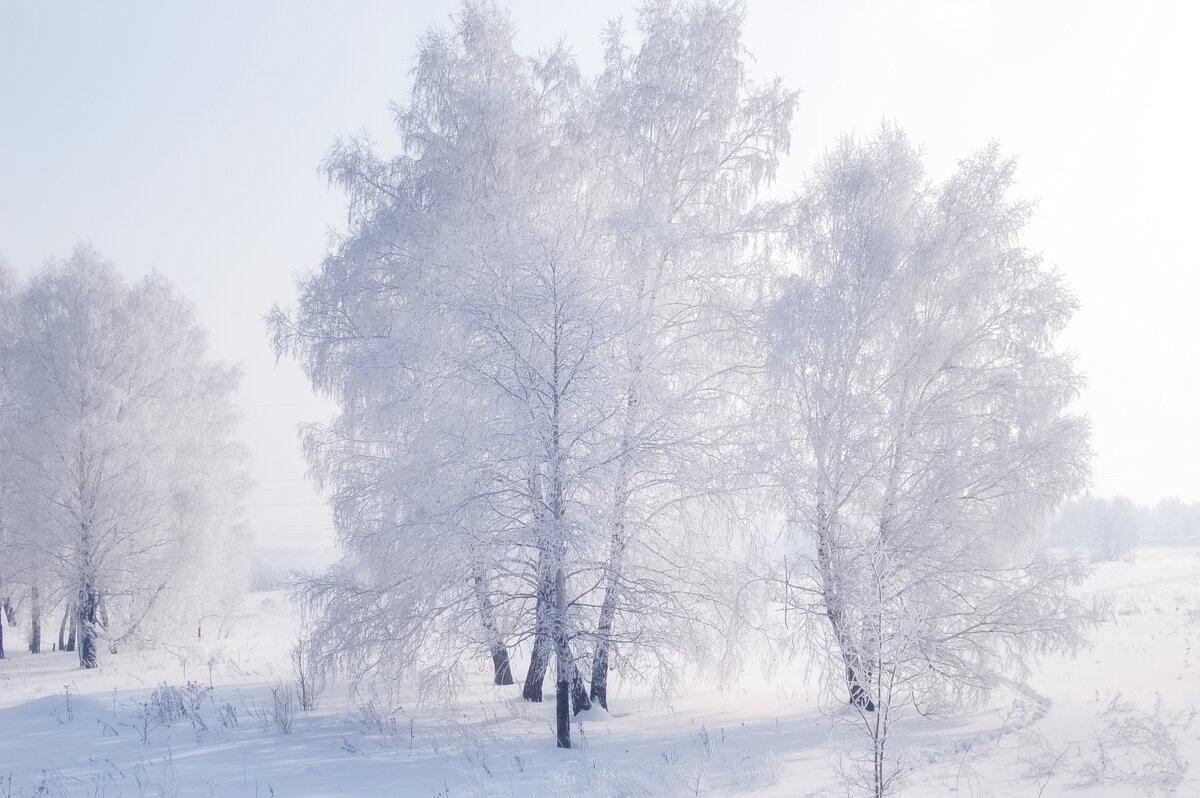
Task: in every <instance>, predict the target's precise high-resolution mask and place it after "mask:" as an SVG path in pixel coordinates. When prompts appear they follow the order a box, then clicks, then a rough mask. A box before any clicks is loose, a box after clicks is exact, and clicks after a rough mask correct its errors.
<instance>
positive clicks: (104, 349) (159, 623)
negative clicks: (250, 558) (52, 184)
mask: <svg viewBox="0 0 1200 798" xmlns="http://www.w3.org/2000/svg"><path fill="white" fill-rule="evenodd" d="M16 321H17V327H18V330H17V333H16V340H15V342H14V345H13V351H12V363H13V374H14V379H13V383H14V389H15V393H16V396H17V412H18V421H19V423H18V425H17V429H16V431H15V432H14V434H13V435H12V436H11V448H12V462H13V465H14V466H15V468H14V472H13V473H11V474H10V475H9V490H10V492H11V493H12V494H14V495H16V496H18V497H19V501H18V502H17V504H16V506H15V507H14V514H13V516H12V517H11V518H10V519H9V529H10V532H11V534H12V536H13V537H14V538H16V539H18V540H19V541H20V544H21V547H22V548H23V549H24V550H25V551H27V552H29V553H30V557H31V558H33V561H34V562H35V563H36V564H37V567H36V568H34V569H32V571H33V572H32V573H31V574H30V575H29V579H30V580H31V581H29V582H28V584H29V586H30V588H31V590H33V591H37V592H39V593H40V594H41V595H42V596H44V597H56V598H59V599H61V600H62V601H65V602H67V603H69V604H70V606H71V607H72V608H73V613H74V615H75V627H76V630H77V635H78V652H79V659H80V663H81V664H82V665H83V666H84V667H89V668H90V667H95V665H96V664H97V662H98V661H99V656H100V649H101V648H102V647H104V646H107V647H109V648H111V649H115V648H116V647H117V646H121V645H127V646H134V645H142V644H149V643H153V642H156V641H158V640H161V639H163V638H164V637H175V638H180V637H183V636H185V635H186V636H189V637H193V638H194V636H195V633H196V632H195V630H196V629H197V627H198V625H199V624H200V623H201V621H202V619H203V618H204V617H205V615H207V614H208V613H210V612H213V611H217V610H221V609H224V608H225V604H226V602H227V601H228V600H229V599H230V598H231V595H232V594H233V593H234V592H235V591H236V589H237V588H239V587H240V584H239V583H238V573H239V570H238V563H239V562H241V561H243V560H244V557H243V556H240V555H241V554H242V552H241V542H240V539H239V527H238V525H237V522H238V497H239V495H240V492H241V490H242V485H241V482H242V479H243V477H242V474H241V471H240V465H239V464H240V457H241V453H240V449H239V446H238V444H237V443H236V441H235V439H234V437H233V435H234V431H235V416H234V411H233V405H232V396H233V391H234V389H235V388H236V384H237V373H236V371H234V370H232V369H229V368H227V367H225V366H222V365H220V364H216V363H213V362H212V361H210V360H209V359H208V357H207V355H206V353H205V343H204V333H203V331H202V330H201V329H200V328H199V326H198V325H197V324H196V321H195V318H194V312H193V310H192V308H191V305H190V304H189V303H188V302H187V301H185V300H184V299H182V298H181V297H179V296H178V295H177V294H176V293H175V292H174V291H173V290H172V289H171V288H170V286H168V285H167V284H166V283H165V281H163V280H162V279H161V278H158V277H151V278H148V279H146V280H144V281H142V282H140V283H138V284H136V285H134V286H129V285H127V284H126V283H125V282H124V281H123V280H122V279H121V277H120V276H119V275H118V274H117V273H116V271H115V269H114V268H113V267H112V266H111V265H110V264H108V263H106V262H105V261H103V260H101V259H100V257H99V256H98V255H97V254H96V253H95V252H94V251H93V250H91V249H89V248H86V247H80V248H78V249H76V251H75V252H74V254H73V255H72V256H71V257H70V258H69V259H67V260H65V261H63V262H60V263H53V264H50V265H48V266H47V267H45V268H44V269H42V270H41V271H40V272H38V273H36V274H35V275H34V276H33V278H32V279H31V280H30V281H29V283H28V285H26V286H25V287H24V288H23V290H22V291H21V293H20V297H19V302H18V307H17V312H16Z"/></svg>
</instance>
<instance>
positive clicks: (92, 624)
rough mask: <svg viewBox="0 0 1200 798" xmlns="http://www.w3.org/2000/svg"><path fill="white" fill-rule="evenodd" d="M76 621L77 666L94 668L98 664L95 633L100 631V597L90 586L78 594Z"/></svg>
mask: <svg viewBox="0 0 1200 798" xmlns="http://www.w3.org/2000/svg"><path fill="white" fill-rule="evenodd" d="M77 614H78V621H77V623H76V625H75V632H76V635H77V636H78V639H79V664H80V665H81V666H82V667H84V668H94V667H96V666H97V665H99V664H100V660H99V657H98V656H97V652H96V643H97V637H98V635H97V632H98V631H99V629H100V596H99V594H97V593H96V591H95V590H94V589H92V588H91V586H90V585H89V586H85V587H83V588H82V589H81V590H80V592H79V612H78V613H77Z"/></svg>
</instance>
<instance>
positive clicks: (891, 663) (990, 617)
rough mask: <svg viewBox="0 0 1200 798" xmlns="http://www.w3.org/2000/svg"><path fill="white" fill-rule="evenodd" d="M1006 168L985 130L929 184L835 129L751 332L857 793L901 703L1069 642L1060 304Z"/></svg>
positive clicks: (893, 137) (877, 767) (870, 777)
mask: <svg viewBox="0 0 1200 798" xmlns="http://www.w3.org/2000/svg"><path fill="white" fill-rule="evenodd" d="M1013 169H1014V166H1013V162H1012V161H1011V160H1009V159H1006V158H1004V157H1002V156H1001V155H1000V153H999V151H998V150H997V148H996V147H995V146H991V147H988V148H986V149H984V150H982V151H980V152H979V153H976V154H975V155H973V156H971V157H970V158H967V159H965V160H963V161H962V162H961V163H960V164H959V167H958V170H957V171H956V173H955V174H954V175H953V176H952V177H951V178H950V179H949V180H947V181H945V182H944V183H942V184H940V185H933V184H931V183H930V182H929V181H928V179H927V178H926V177H925V175H924V172H923V168H922V163H921V157H920V154H919V152H918V151H917V150H916V149H915V148H914V147H913V146H912V145H911V144H910V143H909V142H908V140H907V139H906V138H905V136H904V134H903V133H902V132H900V131H899V130H897V129H895V128H892V127H885V128H884V129H883V130H881V131H880V132H879V133H878V134H877V135H876V136H874V137H872V138H871V139H869V140H867V141H865V142H858V141H855V140H853V139H845V140H843V141H842V142H840V143H839V144H838V145H837V147H836V148H834V149H833V150H832V151H831V152H830V153H828V154H827V155H826V156H825V158H824V159H822V161H821V162H820V164H819V165H818V166H817V169H816V172H815V174H814V175H813V176H812V177H811V179H810V180H809V181H808V183H807V185H806V186H805V188H804V190H803V192H802V193H801V195H800V196H799V198H798V199H797V200H796V201H795V203H794V204H793V205H792V206H790V208H788V210H787V212H786V222H785V224H784V230H785V233H784V236H783V238H784V241H783V244H782V249H781V252H782V253H783V255H784V256H785V261H786V267H787V269H788V270H789V271H790V274H788V275H787V276H785V277H783V278H782V279H781V281H780V283H779V287H778V292H777V296H776V299H775V302H774V305H773V307H772V309H771V311H770V313H769V316H768V322H769V324H768V327H767V329H766V330H765V333H764V334H765V336H766V339H767V340H768V342H769V347H770V364H771V368H772V374H773V376H774V386H775V394H774V398H775V399H776V400H777V401H778V409H779V412H780V415H779V417H778V420H779V427H778V429H779V434H778V444H779V448H778V450H777V452H778V456H777V458H776V460H775V463H774V465H775V468H776V469H777V474H778V476H779V479H780V482H781V483H782V485H783V486H784V488H785V495H786V497H787V512H788V516H789V526H790V529H791V531H792V533H793V536H794V537H793V541H794V546H795V550H796V551H798V552H800V553H802V554H803V555H805V556H802V557H801V558H799V559H800V561H801V562H802V563H804V564H805V565H806V566H807V567H803V566H801V567H798V568H796V569H795V570H793V572H792V573H790V574H788V575H787V578H788V580H789V590H788V594H789V596H790V597H791V600H792V601H793V602H795V603H796V604H797V605H798V607H799V609H801V610H803V611H805V612H806V613H808V614H809V617H810V618H811V619H812V624H811V625H809V627H808V631H810V632H812V633H813V634H812V635H811V636H810V639H811V640H815V641H816V642H817V644H818V648H819V650H823V651H827V652H828V654H829V660H830V661H829V663H828V664H829V673H831V674H833V675H834V678H835V681H840V683H841V685H842V686H841V689H842V690H847V691H848V693H849V698H850V702H851V705H852V713H851V715H852V717H853V718H855V719H856V721H857V725H858V727H859V728H860V730H861V731H863V732H864V734H865V736H866V738H867V739H868V740H869V741H870V743H871V750H870V752H869V755H868V756H867V757H866V762H867V763H868V765H869V767H868V769H867V771H866V774H867V778H866V781H867V784H868V786H869V787H870V788H871V790H872V791H873V794H876V795H882V794H884V793H885V792H886V791H887V789H888V786H889V784H891V783H892V782H891V781H890V780H891V778H892V776H893V775H894V773H893V772H892V771H891V770H890V769H889V767H890V763H891V762H892V761H893V760H891V759H890V757H891V751H890V749H887V747H886V738H887V731H888V729H890V728H891V725H892V724H893V723H894V721H895V719H896V718H897V716H898V715H899V714H900V713H902V712H903V710H904V709H905V708H915V709H917V710H919V711H920V712H922V713H923V714H930V713H936V712H937V711H939V710H940V709H942V708H944V707H945V706H947V705H953V704H958V703H961V702H964V701H970V700H973V699H977V698H979V697H981V696H982V695H984V694H986V693H987V691H988V690H989V689H990V688H991V687H993V686H994V685H995V684H996V681H997V679H998V677H999V676H1001V675H1002V674H1003V673H1004V672H1005V671H1006V670H1007V669H1009V668H1012V667H1021V666H1023V665H1024V663H1025V662H1026V658H1027V657H1028V656H1029V655H1031V654H1034V653H1037V652H1040V651H1045V650H1047V649H1053V648H1070V647H1072V646H1074V645H1076V644H1078V643H1079V642H1080V633H1081V623H1082V618H1083V616H1084V613H1083V612H1082V610H1081V607H1080V605H1079V604H1078V603H1077V602H1076V601H1075V600H1073V599H1072V597H1071V592H1070V588H1071V585H1072V584H1073V582H1074V581H1075V580H1076V578H1077V577H1078V576H1079V570H1078V565H1077V564H1076V563H1073V562H1070V561H1057V560H1055V559H1053V558H1051V557H1049V556H1047V555H1046V553H1045V552H1044V551H1042V550H1041V549H1040V548H1039V546H1038V535H1037V533H1038V530H1039V528H1040V526H1041V525H1042V523H1043V521H1044V519H1045V518H1046V517H1047V515H1048V514H1049V513H1051V512H1052V511H1053V509H1054V508H1055V507H1056V506H1057V504H1058V503H1059V502H1060V501H1061V500H1062V499H1063V498H1064V497H1066V496H1068V495H1069V494H1071V493H1073V492H1075V491H1076V490H1078V489H1079V488H1080V487H1081V486H1082V484H1083V482H1084V480H1085V478H1086V473H1087V467H1086V462H1087V460H1086V458H1087V425H1086V423H1085V421H1084V419H1082V418H1080V417H1078V416H1076V415H1074V414H1072V413H1071V412H1070V411H1069V409H1068V405H1069V404H1070V402H1071V401H1072V400H1073V398H1074V397H1075V396H1076V394H1077V392H1078V390H1079V387H1080V380H1079V378H1078V377H1077V375H1076V374H1075V372H1074V370H1073V367H1072V363H1071V359H1070V358H1069V356H1067V355H1066V354H1064V353H1063V352H1062V351H1061V350H1060V349H1058V348H1057V347H1056V345H1055V341H1056V336H1057V334H1058V333H1059V332H1060V331H1061V330H1062V328H1063V326H1064V325H1065V324H1066V322H1067V319H1068V318H1069V317H1070V315H1071V312H1072V310H1073V309H1074V306H1075V305H1074V301H1073V299H1072V298H1071V296H1070V295H1069V294H1068V293H1067V291H1066V289H1065V288H1064V287H1063V284H1062V281H1061V279H1060V278H1059V277H1058V275H1057V274H1055V273H1054V272H1053V271H1052V270H1050V269H1048V268H1046V267H1045V266H1044V265H1043V263H1042V262H1041V259H1040V258H1039V257H1038V256H1037V255H1036V254H1034V253H1031V252H1029V251H1028V250H1027V249H1025V247H1024V246H1023V245H1022V243H1021V233H1022V229H1023V227H1024V226H1025V224H1026V222H1027V220H1028V218H1029V213H1030V206H1029V205H1028V204H1026V203H1022V202H1017V201H1014V200H1012V199H1010V197H1009V192H1010V189H1011V186H1012V182H1013ZM793 562H795V560H793Z"/></svg>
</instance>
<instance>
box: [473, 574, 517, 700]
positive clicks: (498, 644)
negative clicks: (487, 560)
mask: <svg viewBox="0 0 1200 798" xmlns="http://www.w3.org/2000/svg"><path fill="white" fill-rule="evenodd" d="M474 581H475V599H476V601H477V602H478V603H479V617H480V620H481V621H482V623H483V632H484V634H485V635H486V636H487V641H488V650H489V651H490V652H491V654H492V671H493V674H494V676H493V679H492V681H493V682H495V683H496V684H502V685H503V684H512V683H513V677H512V666H511V665H510V664H509V661H508V647H507V646H505V645H504V639H503V638H502V637H501V636H500V627H499V626H498V625H497V624H496V612H495V609H494V608H493V607H492V597H491V595H490V594H489V593H488V585H487V580H486V579H485V578H484V575H483V572H482V570H481V569H479V570H476V572H475V580H474Z"/></svg>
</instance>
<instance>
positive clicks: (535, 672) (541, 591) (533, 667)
mask: <svg viewBox="0 0 1200 798" xmlns="http://www.w3.org/2000/svg"><path fill="white" fill-rule="evenodd" d="M549 560H550V555H549V553H548V552H547V551H546V550H545V549H544V548H543V549H542V550H541V551H539V552H538V561H537V587H536V593H535V601H536V603H535V606H534V631H533V650H532V651H531V652H530V654H529V671H528V672H527V673H526V674H525V684H524V685H522V687H521V697H522V698H524V699H525V700H526V701H534V702H538V703H540V702H541V700H542V682H544V681H545V679H546V667H547V666H548V665H549V664H550V654H551V651H552V645H551V641H550V614H551V612H552V611H553V606H554V605H553V601H554V582H553V576H552V574H551V573H550V568H549V565H548V563H549Z"/></svg>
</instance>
